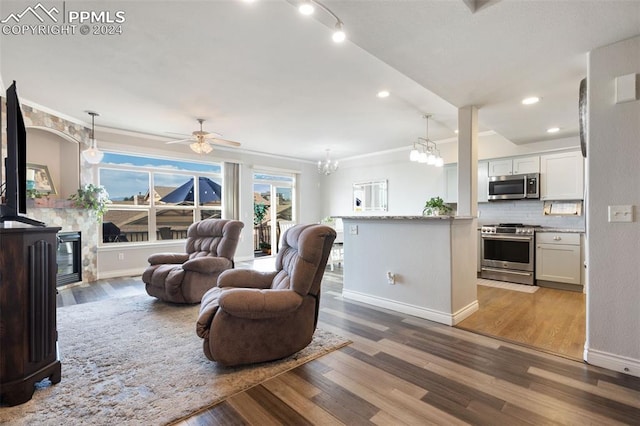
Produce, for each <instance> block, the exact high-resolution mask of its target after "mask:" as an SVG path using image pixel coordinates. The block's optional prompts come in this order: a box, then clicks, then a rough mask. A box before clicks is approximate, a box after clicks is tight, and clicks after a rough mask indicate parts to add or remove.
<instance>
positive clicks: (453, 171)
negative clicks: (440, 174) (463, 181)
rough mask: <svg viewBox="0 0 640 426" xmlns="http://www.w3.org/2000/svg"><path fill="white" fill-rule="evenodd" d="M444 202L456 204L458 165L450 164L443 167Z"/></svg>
mask: <svg viewBox="0 0 640 426" xmlns="http://www.w3.org/2000/svg"><path fill="white" fill-rule="evenodd" d="M444 181H445V191H444V202H445V203H457V202H458V165H457V164H450V165H447V166H444Z"/></svg>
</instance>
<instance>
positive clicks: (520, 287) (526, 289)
mask: <svg viewBox="0 0 640 426" xmlns="http://www.w3.org/2000/svg"><path fill="white" fill-rule="evenodd" d="M478 285H483V286H485V287H496V288H503V289H505V290H513V291H521V292H523V293H535V292H536V291H538V289H539V288H540V287H538V286H535V285H525V284H516V283H508V282H504V281H495V280H486V279H484V278H478Z"/></svg>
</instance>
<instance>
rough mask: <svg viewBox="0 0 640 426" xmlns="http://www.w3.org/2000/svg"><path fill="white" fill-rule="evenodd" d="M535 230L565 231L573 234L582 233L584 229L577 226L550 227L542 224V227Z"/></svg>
mask: <svg viewBox="0 0 640 426" xmlns="http://www.w3.org/2000/svg"><path fill="white" fill-rule="evenodd" d="M536 232H565V233H573V234H584V229H577V228H552V227H547V226H543V227H542V228H536Z"/></svg>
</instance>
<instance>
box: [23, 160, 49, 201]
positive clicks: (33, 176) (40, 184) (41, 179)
mask: <svg viewBox="0 0 640 426" xmlns="http://www.w3.org/2000/svg"><path fill="white" fill-rule="evenodd" d="M27 189H35V190H36V191H38V192H40V193H43V194H48V195H54V194H56V187H55V185H54V184H53V179H51V174H50V173H49V168H48V167H47V166H43V165H40V164H31V163H27Z"/></svg>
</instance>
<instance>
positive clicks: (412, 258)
mask: <svg viewBox="0 0 640 426" xmlns="http://www.w3.org/2000/svg"><path fill="white" fill-rule="evenodd" d="M341 219H342V220H343V223H344V284H343V291H342V293H343V297H344V298H346V299H352V300H357V301H360V302H364V303H368V304H371V305H375V306H379V307H382V308H386V309H391V310H395V311H398V312H403V313H406V314H410V315H415V316H418V317H421V318H426V319H429V320H432V321H436V322H439V323H442V324H447V325H455V324H457V323H458V322H460V321H462V320H463V319H465V318H466V317H468V316H469V315H471V314H472V313H473V312H475V311H476V310H477V309H478V301H477V290H476V258H477V254H476V251H477V231H476V228H477V220H476V218H474V217H448V216H434V217H428V216H341Z"/></svg>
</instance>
